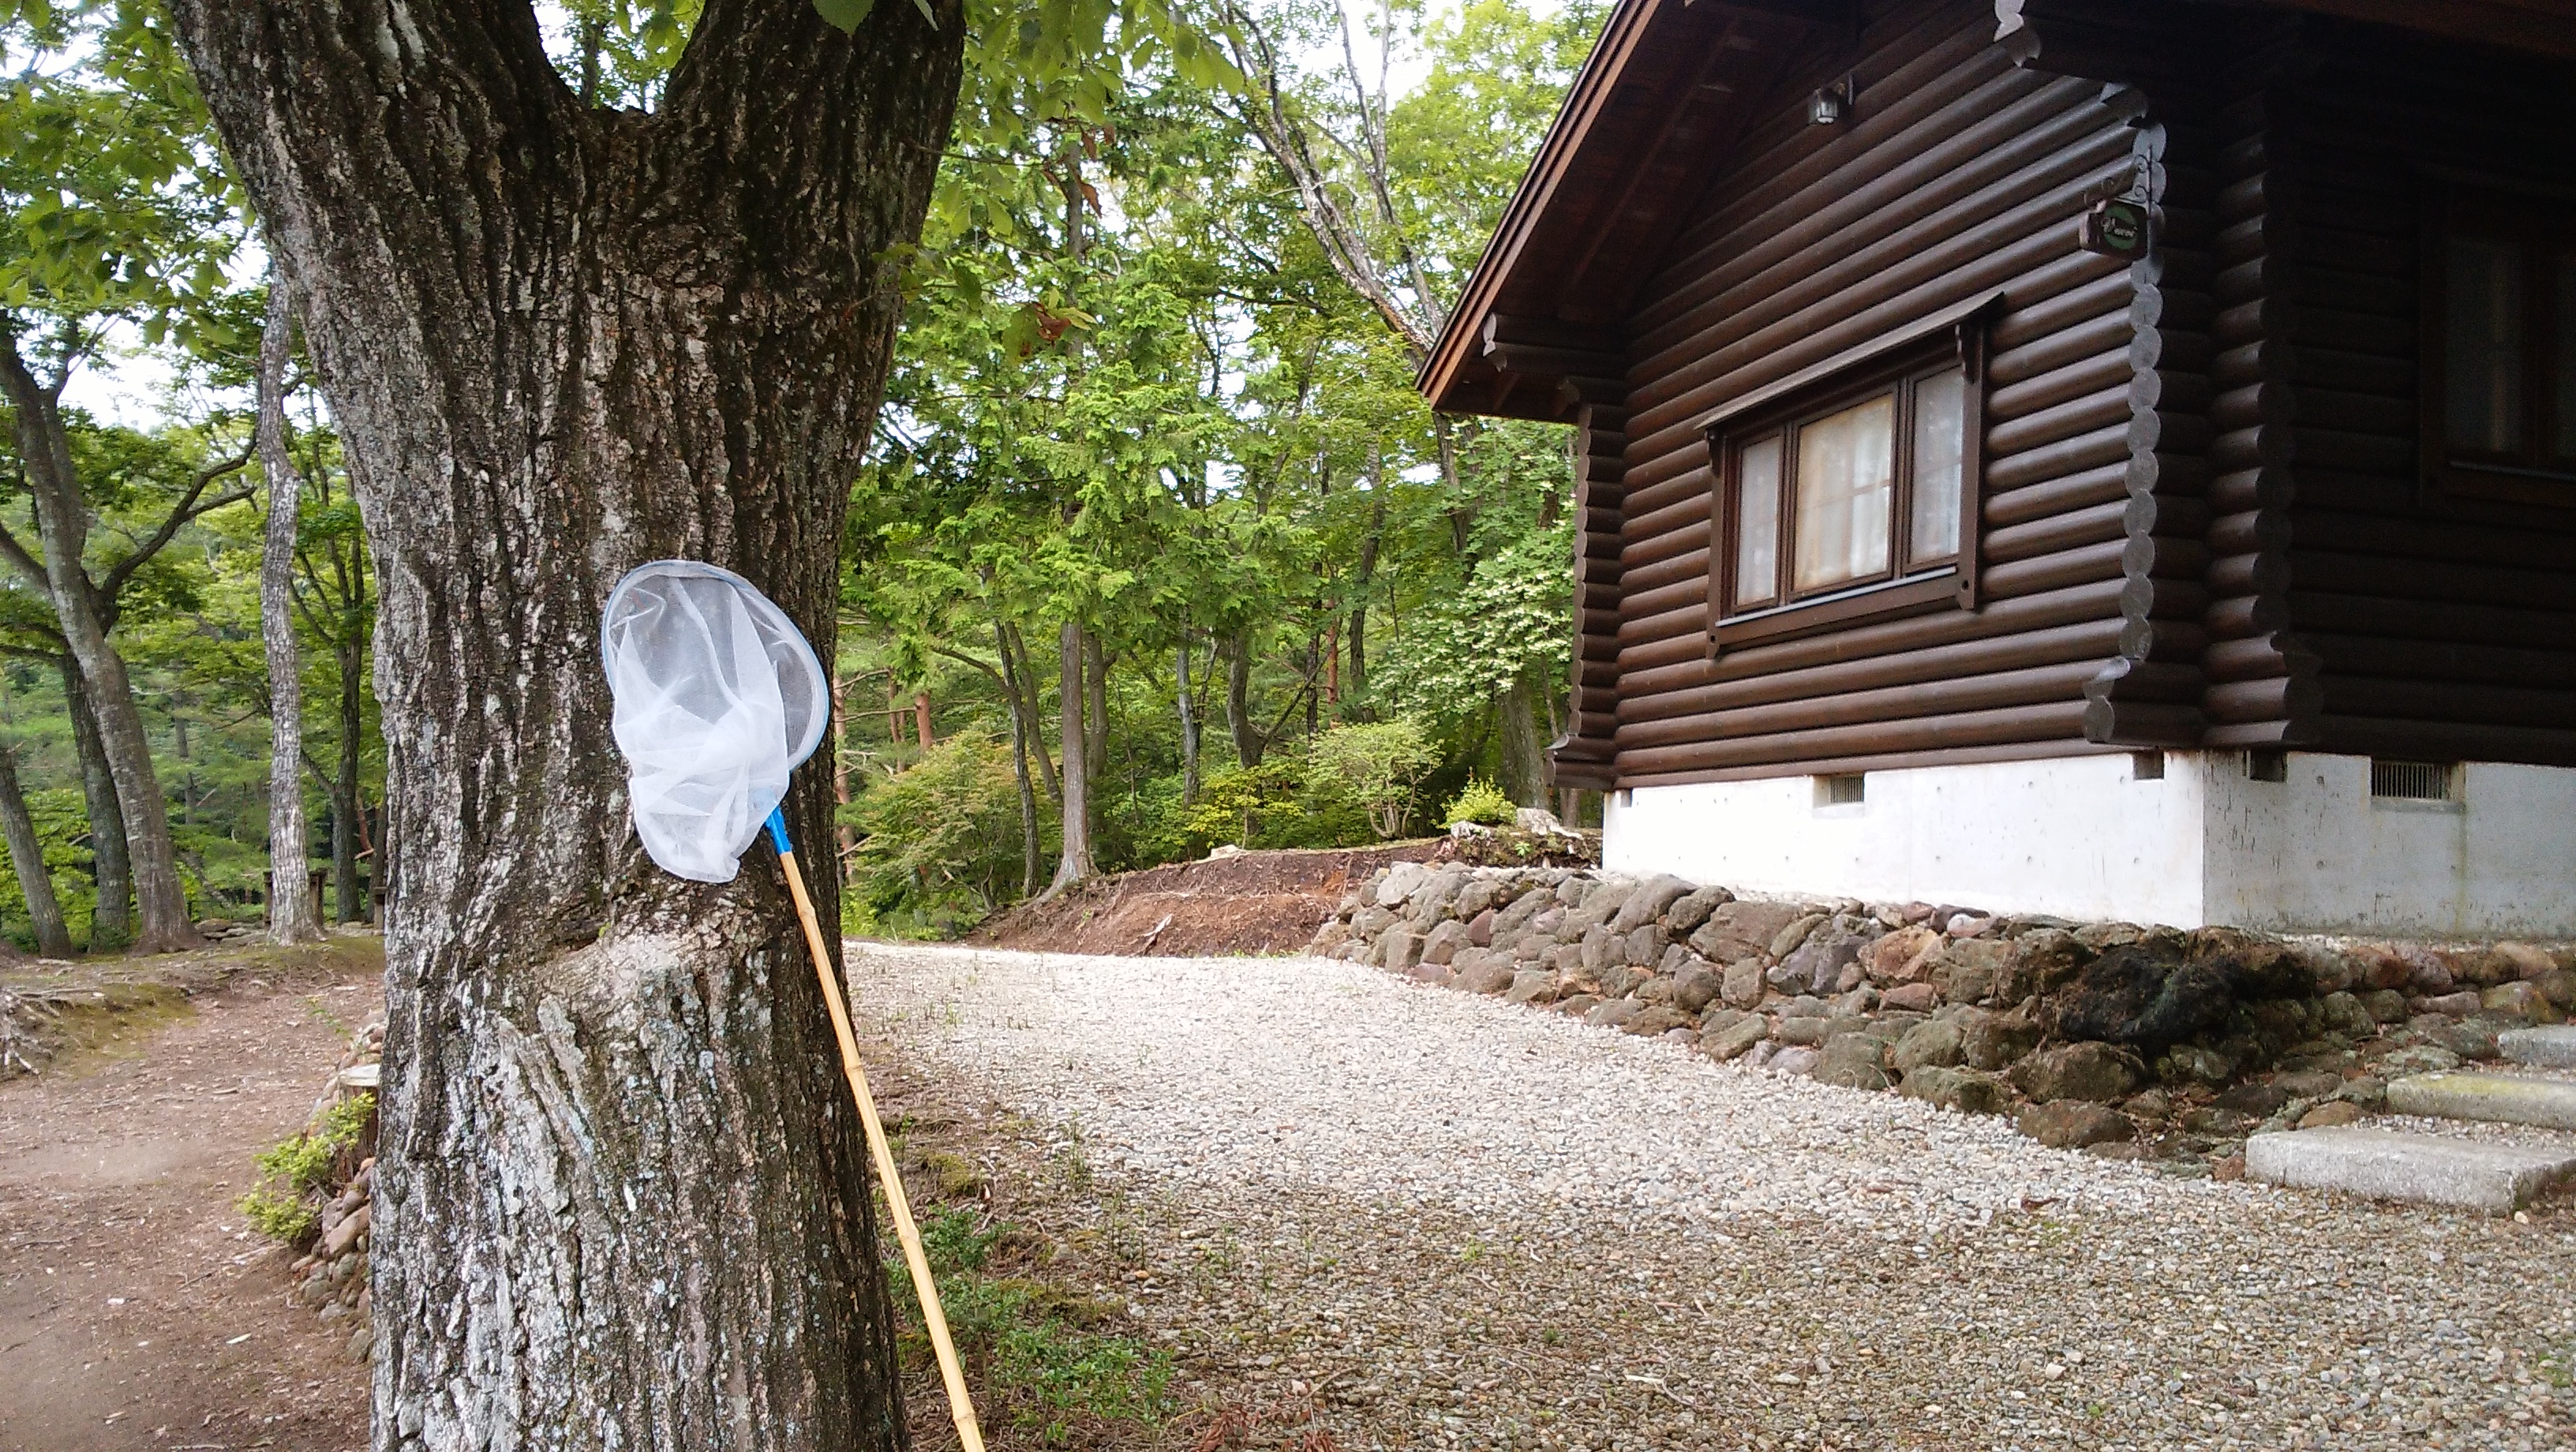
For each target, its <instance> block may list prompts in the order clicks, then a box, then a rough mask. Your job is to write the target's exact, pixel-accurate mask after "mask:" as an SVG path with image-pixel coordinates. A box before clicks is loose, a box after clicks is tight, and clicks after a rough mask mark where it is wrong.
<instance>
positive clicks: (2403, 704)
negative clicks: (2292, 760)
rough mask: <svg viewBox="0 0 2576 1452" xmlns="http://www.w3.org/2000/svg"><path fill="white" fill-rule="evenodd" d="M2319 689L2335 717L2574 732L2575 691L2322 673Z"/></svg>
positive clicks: (2328, 708)
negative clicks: (2452, 722)
mask: <svg viewBox="0 0 2576 1452" xmlns="http://www.w3.org/2000/svg"><path fill="white" fill-rule="evenodd" d="M2322 689H2323V700H2324V705H2323V709H2324V710H2325V711H2326V712H2327V713H2328V714H2330V715H2336V716H2373V717H2402V718H2404V719H2406V720H2410V721H2458V722H2466V723H2468V724H2471V725H2483V726H2542V727H2550V728H2554V729H2558V730H2563V731H2576V690H2569V689H2559V690H2547V689H2542V688H2538V687H2531V686H2505V685H2472V684H2467V683H2464V682H2460V681H2425V680H2410V679H2407V678H2404V677H2398V676H2360V675H2342V674H2334V675H2328V676H2326V677H2325V678H2324V679H2323V681H2322Z"/></svg>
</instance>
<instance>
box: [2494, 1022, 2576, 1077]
mask: <svg viewBox="0 0 2576 1452" xmlns="http://www.w3.org/2000/svg"><path fill="white" fill-rule="evenodd" d="M2496 1052H2497V1053H2499V1054H2502V1055H2504V1056H2505V1057H2506V1058H2508V1059H2511V1060H2513V1061H2514V1062H2515V1063H2517V1064H2529V1065H2530V1066H2531V1067H2533V1068H2535V1069H2576V1024H2566V1023H2562V1024H2557V1025H2553V1026H2552V1027H2549V1028H2525V1029H2507V1030H2505V1031H2504V1032H2503V1033H2500V1034H2498V1035H2496Z"/></svg>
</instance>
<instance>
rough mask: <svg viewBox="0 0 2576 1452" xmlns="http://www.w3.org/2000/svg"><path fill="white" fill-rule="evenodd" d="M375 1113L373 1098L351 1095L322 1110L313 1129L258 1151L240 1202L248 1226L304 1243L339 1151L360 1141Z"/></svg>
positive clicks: (286, 1239) (336, 1162)
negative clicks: (252, 1176) (255, 1169)
mask: <svg viewBox="0 0 2576 1452" xmlns="http://www.w3.org/2000/svg"><path fill="white" fill-rule="evenodd" d="M375 1111H376V1096H374V1095H373V1094H358V1095H352V1096H351V1097H349V1098H347V1099H343V1100H341V1101H340V1102H339V1103H337V1104H334V1105H332V1106H331V1107H330V1108H329V1109H326V1110H324V1111H323V1112H322V1117H321V1121H320V1122H319V1123H318V1124H316V1125H315V1126H314V1127H312V1128H311V1129H307V1130H305V1131H304V1132H303V1133H301V1134H298V1135H297V1136H295V1138H293V1139H290V1140H285V1141H283V1142H281V1143H278V1144H275V1145H272V1146H270V1147H269V1148H267V1149H265V1150H262V1151H260V1154H259V1158H258V1160H257V1161H256V1163H257V1164H258V1166H259V1178H257V1179H256V1180H253V1181H252V1182H251V1187H250V1193H249V1194H247V1195H244V1196H242V1197H241V1202H240V1204H241V1212H242V1214H244V1215H247V1216H249V1217H250V1223H251V1225H252V1227H253V1228H254V1229H256V1230H258V1231H259V1233H260V1234H262V1235H265V1236H267V1237H269V1238H270V1239H271V1240H277V1241H283V1242H284V1243H286V1244H288V1245H300V1244H302V1243H303V1241H304V1239H305V1237H307V1236H309V1235H311V1234H312V1233H313V1225H314V1220H315V1218H316V1216H318V1215H319V1213H320V1212H321V1208H322V1207H321V1204H320V1203H319V1202H320V1199H321V1192H322V1191H324V1190H326V1189H328V1188H330V1184H331V1179H332V1171H333V1170H334V1169H335V1168H336V1167H337V1166H338V1164H339V1162H340V1155H341V1152H342V1151H343V1150H346V1149H347V1148H349V1146H351V1145H353V1144H356V1143H357V1142H358V1137H359V1136H360V1135H361V1134H364V1133H365V1132H366V1128H367V1116H369V1115H371V1114H373V1113H375Z"/></svg>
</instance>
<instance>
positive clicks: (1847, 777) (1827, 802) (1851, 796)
mask: <svg viewBox="0 0 2576 1452" xmlns="http://www.w3.org/2000/svg"><path fill="white" fill-rule="evenodd" d="M1868 789H1869V778H1868V777H1867V776H1865V775H1863V774H1862V773H1860V772H1856V771H1855V772H1850V773H1847V774H1844V775H1841V776H1820V777H1818V778H1816V805H1817V806H1820V807H1848V806H1852V805H1855V804H1857V803H1859V802H1862V801H1865V800H1867V799H1868V795H1869V791H1868Z"/></svg>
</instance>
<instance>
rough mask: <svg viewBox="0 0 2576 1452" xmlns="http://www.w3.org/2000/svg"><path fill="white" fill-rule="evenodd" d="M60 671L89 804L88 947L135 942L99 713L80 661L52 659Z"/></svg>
mask: <svg viewBox="0 0 2576 1452" xmlns="http://www.w3.org/2000/svg"><path fill="white" fill-rule="evenodd" d="M56 664H57V665H58V666H59V667H60V669H61V671H62V676H63V705H64V708H65V714H67V715H69V716H70V717H71V718H72V745H73V748H74V750H76V751H77V752H78V753H79V755H80V764H81V796H82V799H83V800H84V801H85V802H87V804H88V806H89V855H90V865H91V878H92V880H93V881H94V882H95V883H96V885H97V887H98V906H96V907H95V908H92V909H91V910H90V918H89V950H90V951H91V952H93V953H97V952H102V951H105V950H107V949H110V948H122V947H124V946H125V945H126V944H128V943H130V942H133V941H134V870H133V868H132V867H131V866H130V865H129V864H128V862H127V859H126V856H125V813H124V811H123V810H122V809H120V808H119V807H118V806H117V805H116V773H115V771H114V769H112V768H111V767H109V766H108V764H107V748H106V747H105V746H103V745H101V744H100V743H99V739H98V713H97V712H95V711H93V710H91V709H90V705H89V692H87V691H85V690H83V689H82V688H81V676H80V663H79V662H78V661H75V660H73V659H72V658H71V656H70V655H68V654H65V655H62V656H59V657H57V658H56Z"/></svg>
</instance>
